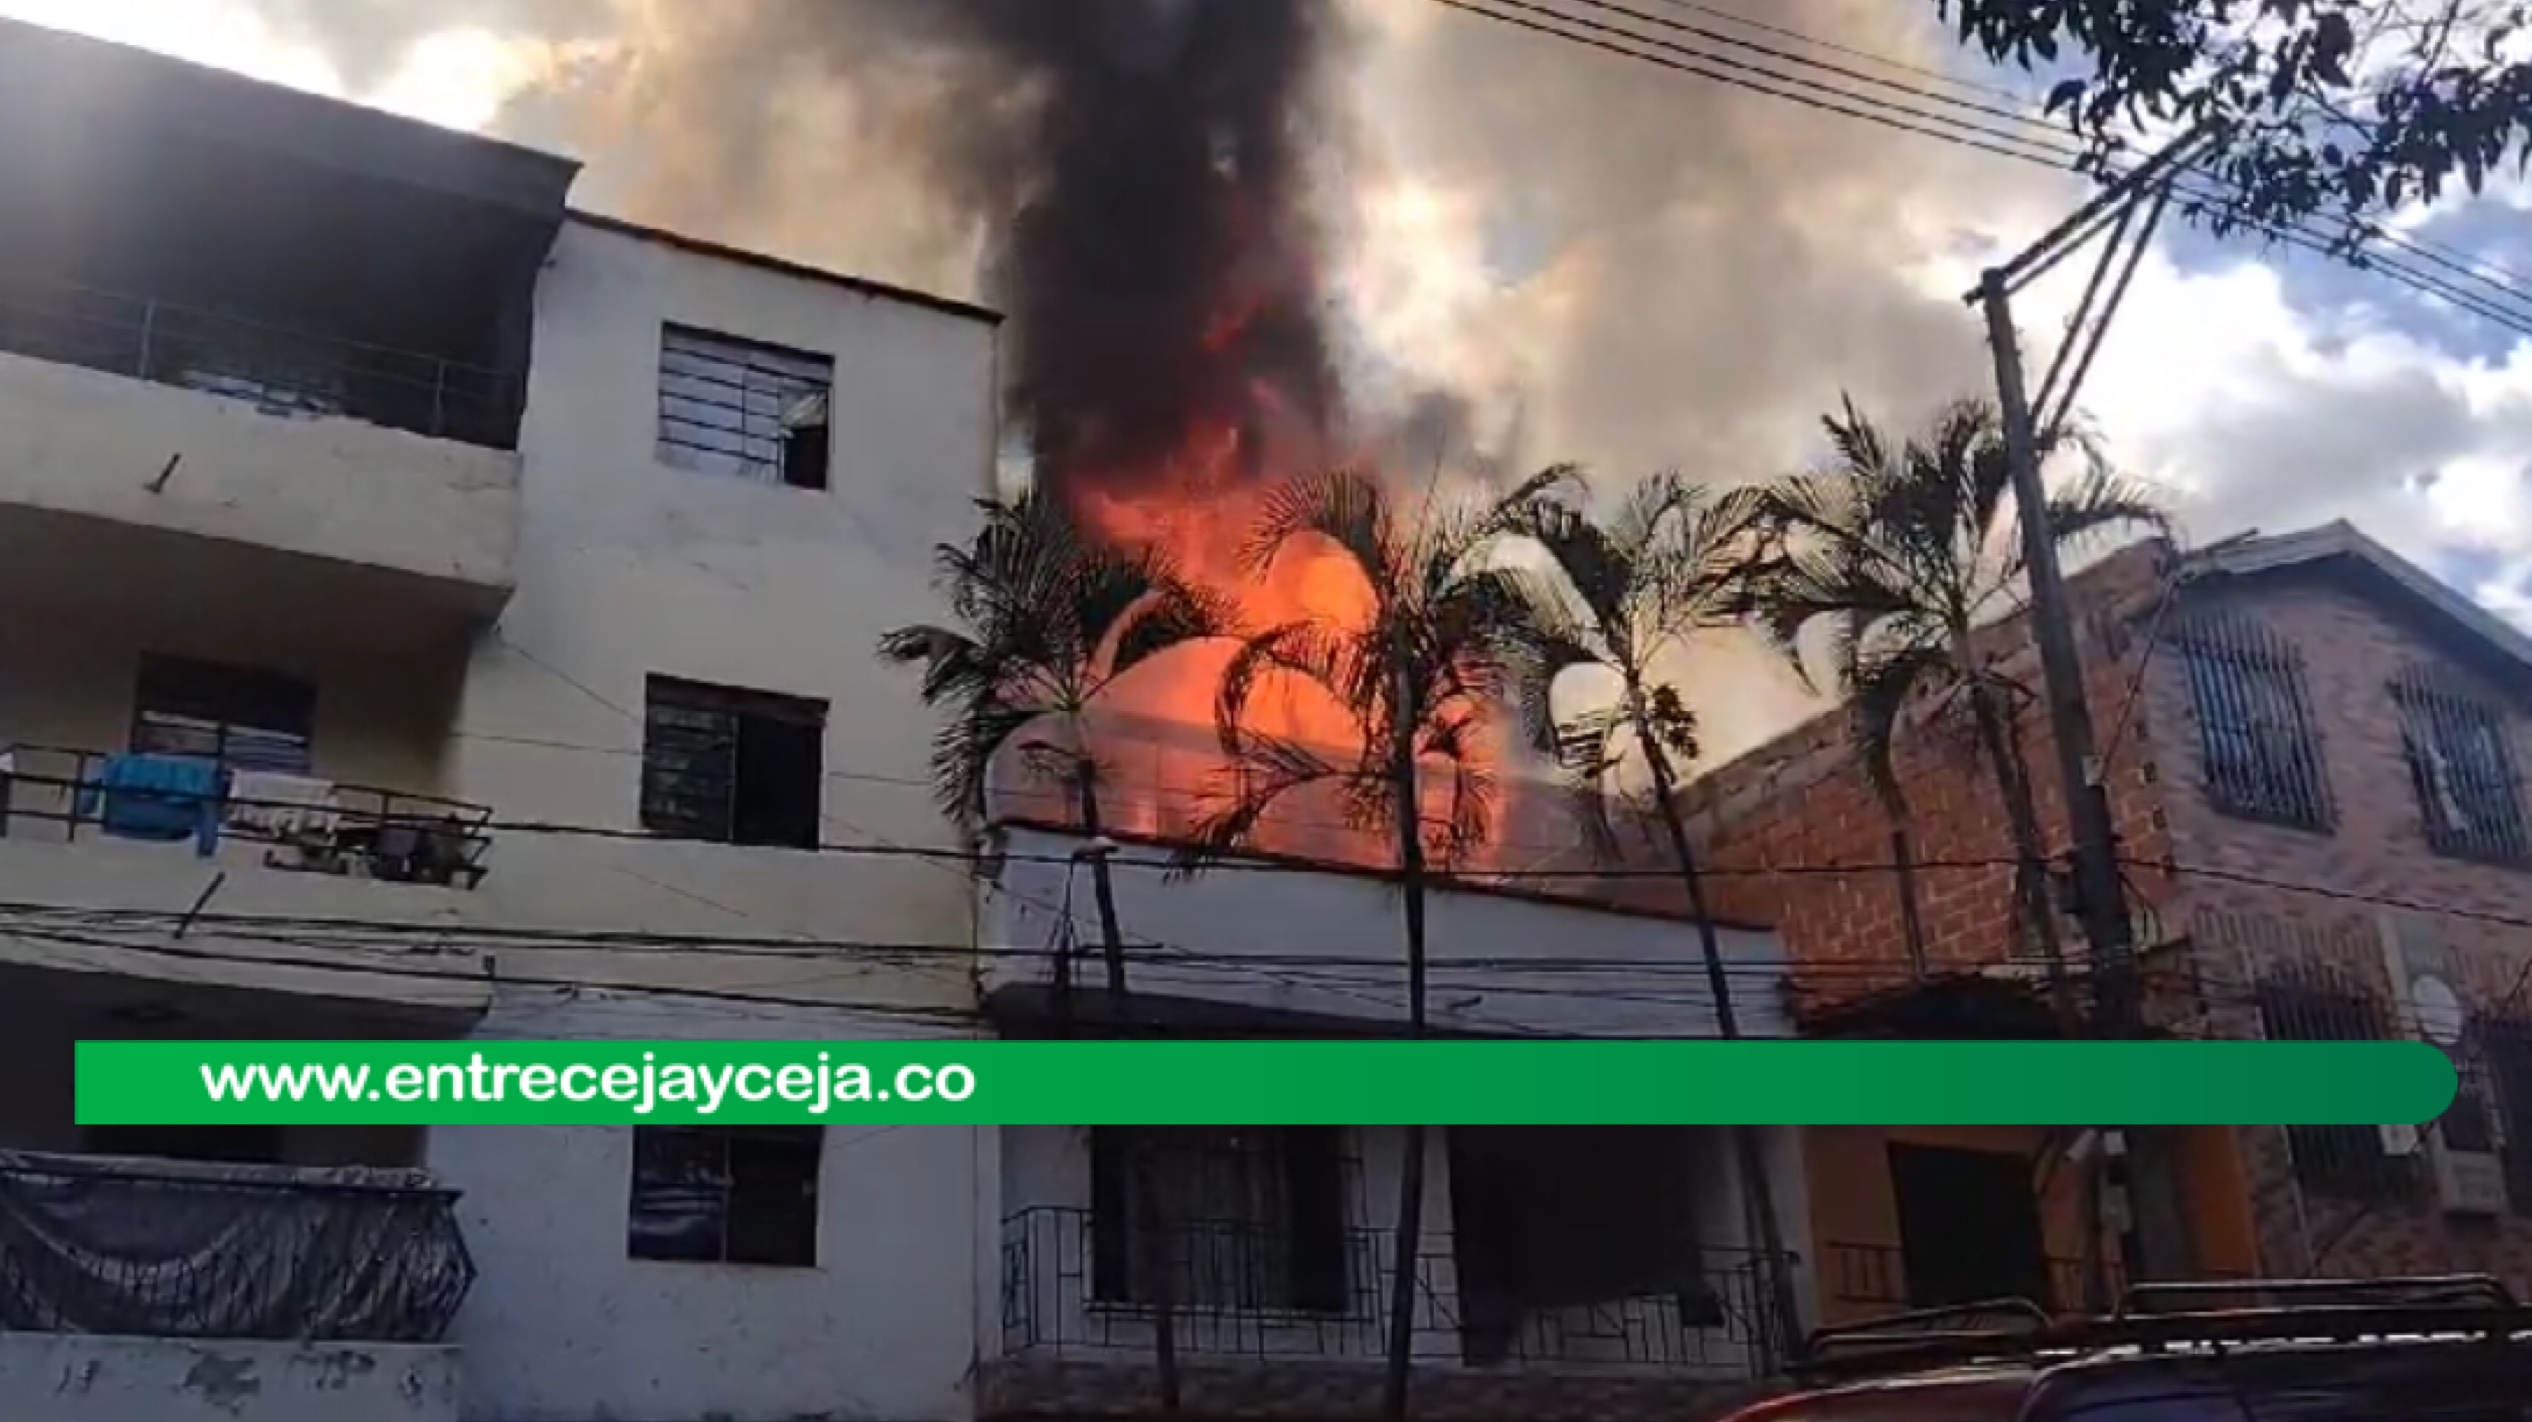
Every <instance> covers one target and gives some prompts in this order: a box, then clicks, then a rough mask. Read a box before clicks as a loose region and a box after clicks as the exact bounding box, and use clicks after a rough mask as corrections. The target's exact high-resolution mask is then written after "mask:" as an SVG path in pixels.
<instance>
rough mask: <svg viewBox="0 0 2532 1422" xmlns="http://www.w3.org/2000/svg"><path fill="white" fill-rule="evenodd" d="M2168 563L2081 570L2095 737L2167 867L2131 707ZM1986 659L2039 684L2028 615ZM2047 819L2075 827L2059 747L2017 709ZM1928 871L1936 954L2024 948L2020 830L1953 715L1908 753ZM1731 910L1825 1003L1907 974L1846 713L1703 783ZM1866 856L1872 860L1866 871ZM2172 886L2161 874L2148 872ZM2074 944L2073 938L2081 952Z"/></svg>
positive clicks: (1885, 861)
mask: <svg viewBox="0 0 2532 1422" xmlns="http://www.w3.org/2000/svg"><path fill="white" fill-rule="evenodd" d="M2167 557H2168V551H2167V549H2166V548H2165V547H2164V546H2163V545H2162V544H2160V543H2159V542H2147V543H2140V544H2137V545H2134V546H2132V547H2129V548H2127V549H2123V550H2121V551H2120V552H2118V553H2115V554H2112V555H2111V556H2110V557H2108V558H2105V559H2103V560H2102V561H2101V562H2099V563H2096V564H2094V565H2093V566H2092V567H2091V568H2088V569H2086V570H2085V572H2084V573H2083V575H2082V576H2081V577H2079V578H2077V579H2076V580H2074V585H2073V591H2074V592H2075V594H2076V598H2077V603H2078V607H2079V609H2080V625H2081V627H2082V630H2083V634H2084V635H2083V638H2082V649H2083V653H2084V658H2085V667H2086V673H2087V677H2088V680H2089V682H2090V683H2091V689H2092V701H2093V717H2094V721H2095V734H2096V736H2097V738H2099V739H2100V740H2101V741H2102V742H2103V743H2105V744H2106V743H2107V742H2108V739H2109V737H2110V735H2111V734H2112V730H2113V727H2114V726H2118V727H2119V733H2118V744H2117V746H2116V748H2115V754H2114V755H2113V758H2112V772H2111V774H2112V778H2111V782H2110V783H2111V786H2112V796H2111V803H2112V810H2113V814H2114V816H2115V817H2116V819H2117V821H2118V825H2119V831H2120V835H2121V838H2122V841H2123V843H2124V846H2125V849H2126V852H2127V854H2128V855H2130V856H2131V857H2135V858H2139V859H2146V860H2159V859H2160V858H2161V857H2162V856H2163V854H2164V851H2165V850H2166V849H2167V848H2168V843H2167V838H2166V833H2165V821H2164V817H2163V815H2162V814H2161V812H2160V811H2161V794H2160V789H2159V786H2158V785H2157V783H2156V781H2157V778H2156V775H2155V773H2154V769H2153V763H2152V758H2151V749H2150V748H2151V744H2152V727H2151V724H2150V721H2149V720H2148V718H2145V717H2143V716H2128V717H2126V718H2125V723H2124V725H2121V724H2120V723H2121V722H2122V719H2123V718H2122V714H2121V713H2122V708H2125V707H2127V706H2128V704H2129V702H2130V689H2131V687H2132V686H2133V685H2134V684H2135V667H2136V662H2137V658H2138V654H2139V652H2140V651H2141V649H2142V646H2143V640H2144V639H2143V636H2142V627H2141V625H2137V624H2139V623H2140V619H2143V618H2147V617H2150V614H2151V611H2152V608H2153V606H2154V603H2155V598H2156V594H2157V590H2158V588H2159V587H2160V584H2161V579H2162V577H2163V569H2164V566H2165V562H2166V559H2167ZM1987 640H1988V644H1989V651H1990V652H1991V653H1992V654H1993V655H1994V656H1996V657H1998V658H1999V659H2001V661H2002V662H2003V664H2004V665H2005V667H2006V669H2007V671H2008V672H2009V673H2010V674H2012V675H2014V676H2016V677H2018V678H2019V679H2020V680H2021V681H2022V682H2023V683H2025V684H2026V685H2028V686H2030V687H2032V688H2033V689H2034V690H2036V689H2037V688H2038V686H2039V669H2038V659H2037V655H2036V653H2035V652H2034V650H2033V649H2032V647H2031V645H2030V641H2029V637H2028V629H2027V624H2024V623H2022V622H2020V621H2018V620H2017V621H2015V622H2013V623H2009V624H2006V625H2004V626H2003V627H2000V628H1998V629H1996V630H1995V631H1994V632H1993V633H1992V634H1991V635H1990V637H1989V638H1988V639H1987ZM2021 722H2022V732H2023V735H2022V746H2023V752H2024V756H2025V759H2026V761H2027V763H2028V764H2029V765H2030V766H2031V767H2032V771H2033V775H2032V779H2033V784H2034V788H2035V790H2036V791H2037V796H2038V800H2039V806H2040V816H2041V824H2042V826H2043V828H2044V829H2045V830H2046V832H2047V833H2048V835H2049V838H2050V844H2051V848H2052V850H2062V849H2063V847H2064V846H2065V844H2066V842H2067V831H2066V823H2065V815H2064V810H2063V804H2062V797H2061V796H2060V795H2059V794H2058V793H2057V776H2056V770H2055V761H2054V759H2053V757H2054V756H2055V753H2056V752H2055V749H2054V746H2053V744H2052V742H2051V740H2050V737H2049V736H2048V734H2047V727H2046V725H2045V721H2044V717H2043V714H2042V708H2041V707H2040V706H2039V705H2037V704H2036V703H2035V704H2033V705H2030V706H2028V707H2026V708H2025V710H2024V711H2023V713H2022V717H2021ZM1897 768H1898V774H1899V780H1900V785H1901V788H1902V791H1903V793H1904V794H1905V796H1906V798H1907V803H1908V810H1909V816H1908V818H1909V823H1910V825H1911V826H1912V831H1913V838H1914V844H1915V857H1916V859H1917V861H1918V862H1919V864H1920V865H1921V866H1923V867H1921V868H1920V870H1919V872H1918V885H1919V890H1918V900H1919V903H1920V906H1921V907H1920V912H1921V915H1922V920H1923V924H1924V928H1925V934H1926V940H1927V951H1928V957H1929V959H1930V960H1931V961H1932V962H1933V963H1934V964H1936V965H1937V966H1944V965H1952V966H1960V965H1967V964H1973V963H1990V962H1995V961H1997V960H1999V959H2001V958H2004V957H2006V956H2008V955H2009V954H2012V953H2013V952H2015V951H2016V950H2017V946H2018V940H2017V934H2016V931H2015V927H2014V925H2015V922H2016V920H2015V918H2014V898H2013V894H2014V888H2013V869H2012V864H2011V860H2012V854H2013V845H2012V839H2011V836H2010V834H2009V832H2008V830H2007V828H2006V822H2005V815H2004V809H2003V803H2004V802H2003V800H2002V798H2001V797H2000V796H1999V795H1998V794H1997V791H1996V787H1995V782H1994V778H1993V777H1992V775H1990V774H1989V773H1988V770H1987V768H1986V758H1985V756H1984V755H1983V754H1982V753H1981V752H1980V751H1979V749H1978V748H1977V746H1976V744H1975V742H1974V741H1973V740H1972V738H1971V735H1970V732H1969V729H1968V728H1967V727H1966V726H1963V725H1960V724H1958V723H1957V721H1956V720H1955V719H1952V718H1946V719H1945V720H1942V721H1938V722H1932V723H1920V724H1918V725H1916V726H1914V727H1913V728H1912V729H1911V730H1910V731H1908V732H1907V733H1905V734H1904V735H1903V737H1902V740H1901V745H1900V749H1899V753H1898V756H1897ZM1689 805H1690V808H1691V811H1692V813H1693V814H1694V816H1695V817H1696V822H1697V825H1698V829H1699V836H1698V837H1699V839H1700V841H1701V843H1702V846H1703V849H1704V854H1705V858H1706V864H1707V867H1708V869H1709V870H1710V872H1711V874H1712V876H1713V879H1714V897H1715V900H1716V907H1717V910H1718V912H1719V913H1720V914H1721V915H1722V916H1723V917H1726V918H1731V919H1739V920H1748V921H1754V922H1761V923H1773V924H1775V925H1776V926H1777V928H1778V930H1779V931H1780V932H1781V933H1782V934H1783V936H1784V938H1785V941H1786V944H1787V948H1788V951H1789V952H1790V953H1791V954H1792V955H1793V957H1794V960H1795V962H1796V964H1797V968H1798V971H1799V972H1800V973H1801V974H1802V975H1803V977H1804V978H1805V980H1806V987H1805V992H1806V994H1807V995H1809V996H1811V997H1812V998H1813V999H1814V1000H1822V999H1829V998H1834V997H1837V996H1839V995H1843V994H1847V993H1855V992H1861V991H1866V990H1869V989H1871V988H1875V987H1886V986H1890V985H1894V984H1895V983H1897V982H1898V981H1900V980H1901V979H1902V978H1903V977H1904V975H1905V970H1906V964H1905V959H1904V953H1903V944H1904V941H1905V939H1904V935H1903V934H1902V932H1901V923H1902V920H1901V916H1900V901H1899V897H1898V891H1897V875H1896V874H1895V873H1893V872H1892V871H1891V870H1890V868H1889V867H1888V866H1889V865H1890V864H1891V863H1892V861H1893V845H1892V841H1891V821H1890V817H1889V816H1888V815H1887V814H1886V813H1885V812H1884V810H1883V808H1882V805H1881V802H1880V801H1879V799H1878V798H1877V797H1876V796H1875V795H1874V793H1873V788H1872V785H1871V782H1870V779H1869V778H1868V777H1867V776H1866V775H1865V774H1864V771H1863V767H1862V765H1861V763H1860V761H1858V759H1857V758H1856V756H1855V754H1854V752H1853V750H1852V748H1851V744H1850V741H1849V738H1848V723H1847V721H1846V719H1845V717H1844V715H1843V713H1835V712H1833V713H1830V714H1828V715H1825V716H1822V717H1819V718H1817V719H1815V720H1813V721H1811V722H1809V723H1807V724H1806V725H1804V726H1802V727H1799V728H1797V729H1796V730H1794V731H1793V732H1791V733H1789V734H1787V735H1786V736H1783V737H1780V738H1779V739H1778V740H1776V741H1775V742H1772V743H1770V744H1769V745H1766V746H1763V747H1761V748H1760V749H1758V750H1757V751H1754V752H1752V753H1750V754H1748V755H1746V756H1743V757H1741V758H1739V759H1737V760H1735V761H1733V762H1731V763H1730V764H1728V765H1725V766H1722V767H1720V768H1718V769H1715V770H1713V771H1711V772H1709V773H1708V774H1705V775H1703V776H1701V777H1700V778H1699V779H1698V780H1697V782H1696V783H1695V784H1694V786H1693V787H1692V788H1691V790H1690V793H1689ZM1853 866H1863V867H1860V868H1856V867H1853ZM2136 878H2137V887H2138V888H2139V889H2140V890H2142V891H2144V892H2147V893H2154V892H2159V891H2160V888H2161V883H2160V878H2159V876H2156V875H2153V874H2150V873H2145V874H2140V875H2138V876H2136ZM2079 946H2080V945H2079V944H2078V943H2076V942H2074V941H2071V939H2070V941H2069V942H2068V943H2067V947H2068V948H2069V949H2070V950H2071V949H2076V948H2078V947H2079Z"/></svg>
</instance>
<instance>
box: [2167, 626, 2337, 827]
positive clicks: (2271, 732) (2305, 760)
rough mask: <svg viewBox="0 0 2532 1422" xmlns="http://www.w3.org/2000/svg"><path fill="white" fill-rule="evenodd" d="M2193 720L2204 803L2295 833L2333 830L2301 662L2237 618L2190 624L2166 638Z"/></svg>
mask: <svg viewBox="0 0 2532 1422" xmlns="http://www.w3.org/2000/svg"><path fill="white" fill-rule="evenodd" d="M2174 641H2175V644H2176V645H2177V647H2178V649H2179V651H2180V654H2181V660H2182V664H2183V665H2184V666H2185V667H2186V668H2187V671H2188V676H2189V694H2190V699H2191V700H2192V702H2193V703H2194V704H2195V708H2196V711H2197V717H2198V750H2199V754H2200V756H2201V758H2202V759H2203V760H2204V762H2205V777H2206V787H2207V798H2208V800H2209V801H2210V802H2211V803H2212V804H2213V805H2214V806H2215V807H2216V808H2217V809H2218V810H2221V811H2223V812H2224V813H2226V814H2230V815H2236V816H2240V817H2242V818H2245V819H2255V820H2266V821H2268V822H2270V823H2273V824H2281V825H2287V826H2290V827H2293V828H2297V829H2309V830H2324V831H2326V830H2328V829H2329V828H2330V827H2331V825H2332V823H2333V815H2332V812H2331V806H2330V790H2329V779H2328V776H2327V774H2326V772H2325V771H2324V768H2323V764H2324V763H2323V761H2322V757H2321V738H2320V733H2319V731H2318V729H2317V727H2316V726H2315V724H2314V719H2313V714H2312V697H2311V692H2310V690H2309V689H2308V688H2307V686H2306V685H2305V681H2304V673H2303V661H2302V659H2301V657H2299V656H2298V655H2297V654H2296V652H2295V649H2294V648H2293V646H2292V645H2291V644H2289V643H2288V642H2287V641H2286V640H2285V639H2284V638H2282V637H2280V636H2278V635H2277V634H2276V633H2275V632H2274V631H2272V630H2271V629H2269V628H2267V627H2264V626H2262V625H2261V624H2259V623H2258V622H2256V621H2253V620H2252V619H2250V618H2246V617H2231V616H2227V617H2200V618H2196V619H2193V620H2192V621H2191V623H2190V624H2189V625H2187V626H2185V627H2183V628H2182V629H2181V631H2180V633H2179V635H2178V636H2177V637H2176V638H2175V639H2174Z"/></svg>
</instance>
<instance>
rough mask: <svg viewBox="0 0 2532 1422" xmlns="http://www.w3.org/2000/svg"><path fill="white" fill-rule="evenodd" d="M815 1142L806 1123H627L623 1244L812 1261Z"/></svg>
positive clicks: (700, 1254) (818, 1141) (771, 1261)
mask: <svg viewBox="0 0 2532 1422" xmlns="http://www.w3.org/2000/svg"><path fill="white" fill-rule="evenodd" d="M824 1144H825V1139H824V1136H823V1135H822V1133H821V1132H820V1130H819V1128H818V1127H816V1126H636V1127H635V1128H634V1130H633V1184H632V1199H631V1202H630V1207H629V1209H628V1211H627V1215H626V1240H625V1244H626V1252H627V1253H628V1254H630V1255H631V1256H632V1257H633V1258H636V1259H651V1260H662V1261H670V1262H677V1263H698V1264H723V1263H726V1264H764V1265H783V1266H790V1267H795V1268H804V1269H805V1268H811V1267H814V1266H815V1265H816V1264H817V1262H818V1156H819V1153H820V1151H821V1149H822V1147H823V1146H824Z"/></svg>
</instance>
